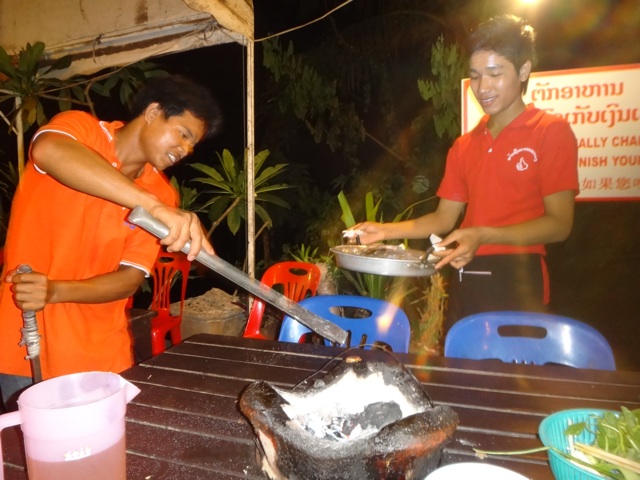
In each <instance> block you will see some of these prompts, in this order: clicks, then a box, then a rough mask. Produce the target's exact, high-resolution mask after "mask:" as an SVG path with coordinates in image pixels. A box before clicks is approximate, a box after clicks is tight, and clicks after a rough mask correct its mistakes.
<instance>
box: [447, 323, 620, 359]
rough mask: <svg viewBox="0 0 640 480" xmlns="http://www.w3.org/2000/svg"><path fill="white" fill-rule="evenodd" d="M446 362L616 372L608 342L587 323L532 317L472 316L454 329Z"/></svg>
mask: <svg viewBox="0 0 640 480" xmlns="http://www.w3.org/2000/svg"><path fill="white" fill-rule="evenodd" d="M444 355H445V357H458V358H470V359H475V360H481V359H488V358H494V359H498V360H502V361H503V362H510V363H514V362H515V363H532V364H536V365H543V364H546V363H556V364H560V365H568V366H571V367H576V368H592V369H599V370H615V369H616V365H615V360H614V356H613V351H612V350H611V346H610V345H609V343H608V342H607V340H606V339H605V338H604V337H603V336H602V335H601V334H600V332H598V331H597V330H596V329H595V328H593V327H591V326H590V325H587V324H586V323H583V322H580V321H578V320H574V319H572V318H568V317H563V316H560V315H552V314H545V313H534V312H508V311H507V312H487V313H478V314H476V315H469V316H468V317H465V318H463V319H461V320H459V321H458V322H457V323H456V324H454V325H453V327H451V329H450V330H449V333H447V336H446V338H445V342H444Z"/></svg>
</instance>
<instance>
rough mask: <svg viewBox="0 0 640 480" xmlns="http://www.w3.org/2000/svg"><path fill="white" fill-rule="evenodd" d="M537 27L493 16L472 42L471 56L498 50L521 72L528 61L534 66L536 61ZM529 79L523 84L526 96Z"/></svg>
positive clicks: (506, 17) (512, 18)
mask: <svg viewBox="0 0 640 480" xmlns="http://www.w3.org/2000/svg"><path fill="white" fill-rule="evenodd" d="M535 37H536V35H535V32H534V30H533V27H532V26H531V25H529V24H528V23H527V22H525V21H524V20H523V19H521V18H519V17H516V16H515V15H501V16H499V17H493V18H490V19H489V20H487V21H485V22H483V23H481V24H480V25H478V28H477V29H476V30H475V31H474V32H472V33H471V36H470V37H469V42H468V51H469V55H470V56H471V55H473V54H474V53H475V52H478V51H481V50H486V51H494V52H496V53H497V54H499V55H501V56H503V57H505V58H506V59H507V60H509V61H510V62H511V63H512V64H513V65H514V67H515V68H516V71H519V70H520V68H521V67H522V65H524V64H525V62H526V61H527V60H530V61H531V65H532V66H534V65H535V64H536V63H537V62H536V51H535V46H536V45H535V43H536V39H535ZM528 83H529V79H527V80H526V81H525V82H523V83H522V93H526V91H527V84H528Z"/></svg>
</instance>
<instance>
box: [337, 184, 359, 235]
mask: <svg viewBox="0 0 640 480" xmlns="http://www.w3.org/2000/svg"><path fill="white" fill-rule="evenodd" d="M338 202H339V203H340V208H341V209H342V217H340V218H341V220H342V222H343V223H344V225H345V227H347V228H350V227H353V226H354V225H355V224H356V221H355V219H354V218H353V213H352V212H351V207H349V202H348V201H347V197H346V196H345V194H344V192H342V191H341V192H340V193H339V194H338Z"/></svg>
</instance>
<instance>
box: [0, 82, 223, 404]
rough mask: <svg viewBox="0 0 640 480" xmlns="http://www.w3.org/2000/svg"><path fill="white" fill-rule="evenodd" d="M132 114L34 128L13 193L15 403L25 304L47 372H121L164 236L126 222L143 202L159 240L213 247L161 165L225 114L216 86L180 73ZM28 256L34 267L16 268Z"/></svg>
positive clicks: (21, 382) (9, 330)
mask: <svg viewBox="0 0 640 480" xmlns="http://www.w3.org/2000/svg"><path fill="white" fill-rule="evenodd" d="M132 115H133V117H134V118H133V120H131V121H130V122H128V123H126V124H125V123H123V122H119V121H115V122H105V121H99V120H98V119H96V118H94V117H92V116H91V115H89V114H88V113H85V112H80V111H68V112H63V113H60V114H58V115H56V116H55V117H54V118H53V119H52V120H51V122H50V123H49V124H47V125H46V126H44V127H42V128H41V129H40V130H38V132H36V134H35V136H34V138H33V139H32V141H31V146H30V161H29V162H28V163H27V166H26V168H25V171H24V173H23V176H22V179H21V183H20V186H19V188H18V190H17V192H16V195H15V197H14V199H13V203H12V212H11V217H10V224H9V229H8V234H7V242H6V245H5V271H4V272H3V278H2V281H3V283H2V285H1V290H0V332H2V333H1V335H0V388H1V389H2V395H3V400H4V401H5V403H9V398H10V397H12V399H11V400H12V403H11V404H10V405H7V408H9V409H12V408H15V403H14V402H15V399H16V397H17V393H18V392H19V391H20V390H21V389H22V388H24V387H25V386H28V385H29V384H30V383H31V369H30V368H31V367H30V363H29V361H28V360H26V359H25V356H26V354H27V352H26V347H24V346H21V345H19V342H20V338H21V333H20V328H21V327H22V324H23V320H22V313H23V311H36V312H37V323H38V329H39V333H40V335H41V338H40V345H41V350H40V364H41V369H42V377H43V379H47V378H50V377H55V376H59V375H65V374H69V373H75V372H82V371H91V370H96V371H112V372H120V371H122V370H125V369H126V368H128V367H129V366H131V365H132V363H133V353H132V345H131V339H130V335H129V331H128V322H127V318H126V315H125V304H126V302H127V298H128V297H130V296H131V295H133V293H135V292H136V290H137V289H138V287H139V286H140V284H141V283H142V281H143V280H144V278H145V276H148V275H149V272H150V270H151V268H152V266H153V263H154V261H155V259H156V256H157V254H158V252H159V248H160V244H159V242H158V241H157V239H155V238H154V237H153V236H152V235H151V234H149V233H147V232H145V231H144V230H142V229H140V228H139V227H136V226H134V225H132V224H130V223H128V222H127V218H128V215H129V213H130V211H131V209H132V208H133V207H135V206H137V205H140V206H142V207H143V208H145V209H146V210H147V211H148V212H149V213H150V214H151V215H153V216H155V217H156V218H158V219H159V220H160V221H162V222H163V223H165V224H166V225H167V226H168V227H169V228H170V234H169V236H168V237H166V238H165V239H163V240H162V242H161V243H162V244H164V245H165V246H166V247H167V248H168V250H170V251H179V250H180V249H181V248H182V247H183V246H184V245H185V244H186V242H188V241H190V242H191V249H190V251H189V255H188V256H189V259H190V260H193V259H194V258H195V256H196V255H197V254H198V252H199V251H200V249H204V250H205V251H207V252H208V253H210V254H213V248H212V247H211V245H210V244H209V242H208V241H207V239H206V237H205V235H204V234H203V230H202V227H201V225H200V222H199V221H198V218H197V216H196V215H195V214H194V213H192V212H186V211H182V210H180V209H178V208H176V205H177V198H176V194H175V192H174V190H173V189H172V188H171V186H170V185H169V183H168V181H167V179H166V177H165V176H164V175H163V174H162V171H163V170H164V169H166V168H168V167H170V166H172V165H174V164H175V163H177V162H179V161H181V160H182V159H183V158H185V157H186V156H188V155H189V154H191V153H192V152H193V149H194V147H195V145H196V144H197V143H198V142H199V141H200V140H202V139H203V138H204V137H206V136H209V135H211V134H213V133H214V132H215V131H216V130H217V129H218V127H219V125H220V111H219V108H218V106H217V103H216V102H215V100H214V99H213V98H212V96H211V94H210V93H209V92H208V90H207V89H205V88H203V87H202V86H200V85H196V84H194V83H193V82H191V81H190V80H188V79H186V78H183V77H179V76H166V77H159V78H156V79H154V80H152V81H150V82H149V83H148V84H147V85H146V87H145V88H144V89H143V90H141V91H140V92H139V94H138V95H137V96H136V98H135V99H134V102H133V106H132ZM21 264H26V265H29V266H30V267H31V268H32V273H17V272H16V269H17V267H18V265H21Z"/></svg>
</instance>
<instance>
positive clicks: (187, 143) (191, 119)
mask: <svg viewBox="0 0 640 480" xmlns="http://www.w3.org/2000/svg"><path fill="white" fill-rule="evenodd" d="M144 118H145V122H146V125H145V129H144V132H143V133H142V134H141V145H142V148H143V150H144V153H145V157H146V160H147V161H148V162H149V163H150V164H151V165H153V166H154V167H156V169H158V170H164V169H166V168H168V167H170V166H172V165H174V164H176V163H178V162H179V161H180V160H182V159H183V158H185V157H186V156H188V155H190V154H191V153H192V152H193V149H194V147H195V146H196V144H197V143H198V142H199V141H200V140H201V139H202V137H203V136H204V134H205V123H204V121H203V120H202V119H200V118H198V117H195V116H194V115H193V114H192V113H190V112H189V111H185V112H184V113H183V114H182V115H173V116H171V117H168V118H167V117H165V115H164V112H163V111H162V110H161V109H160V108H159V105H158V104H157V103H154V104H151V105H149V107H147V110H146V111H145V115H144Z"/></svg>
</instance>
